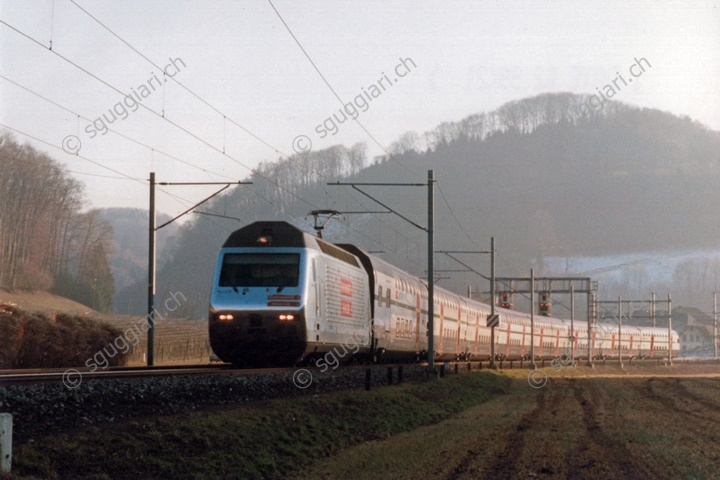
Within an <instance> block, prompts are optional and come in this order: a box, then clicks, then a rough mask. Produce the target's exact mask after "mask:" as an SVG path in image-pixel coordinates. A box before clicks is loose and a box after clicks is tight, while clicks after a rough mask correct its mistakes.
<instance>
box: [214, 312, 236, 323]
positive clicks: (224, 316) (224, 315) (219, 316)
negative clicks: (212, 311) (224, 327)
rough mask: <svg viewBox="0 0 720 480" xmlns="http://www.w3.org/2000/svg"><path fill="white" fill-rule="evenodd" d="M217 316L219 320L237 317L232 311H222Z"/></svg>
mask: <svg viewBox="0 0 720 480" xmlns="http://www.w3.org/2000/svg"><path fill="white" fill-rule="evenodd" d="M217 318H218V320H222V321H230V320H234V319H235V317H234V316H233V314H232V313H221V314H220V315H218V316H217Z"/></svg>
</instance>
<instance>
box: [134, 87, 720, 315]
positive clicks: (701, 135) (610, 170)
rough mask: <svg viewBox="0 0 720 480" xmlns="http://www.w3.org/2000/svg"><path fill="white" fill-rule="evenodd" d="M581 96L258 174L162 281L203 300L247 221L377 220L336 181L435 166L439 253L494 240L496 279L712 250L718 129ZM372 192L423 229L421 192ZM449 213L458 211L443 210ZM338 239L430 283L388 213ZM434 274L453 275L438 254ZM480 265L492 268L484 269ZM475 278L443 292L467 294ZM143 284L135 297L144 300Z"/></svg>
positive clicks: (417, 174) (401, 226) (222, 204)
mask: <svg viewBox="0 0 720 480" xmlns="http://www.w3.org/2000/svg"><path fill="white" fill-rule="evenodd" d="M587 98H588V97H587V96H585V95H574V94H569V93H559V94H545V95H540V96H537V97H533V98H528V99H523V100H519V101H516V102H511V103H509V104H506V105H503V106H502V107H500V108H499V109H497V110H496V111H493V112H486V113H481V114H477V115H472V116H470V117H467V118H465V119H462V120H460V121H458V122H452V123H443V124H441V125H439V126H438V127H437V128H436V129H435V130H433V131H431V132H426V133H425V134H424V135H422V136H421V135H418V134H416V133H413V132H409V133H408V134H405V135H403V136H402V137H401V138H400V139H399V140H398V141H397V142H396V143H394V144H393V145H391V146H390V147H389V149H390V151H392V152H393V153H394V155H393V156H385V157H382V158H376V159H375V161H374V163H373V164H372V165H369V166H366V165H367V163H368V162H367V159H366V158H365V154H364V147H363V146H362V145H356V146H354V147H352V148H345V147H339V146H337V147H332V148H330V149H326V150H322V151H317V152H309V153H305V154H302V155H297V156H294V157H291V158H290V159H281V160H279V161H278V162H277V163H273V164H263V165H261V167H260V168H259V169H258V171H257V173H256V174H255V175H253V176H252V178H251V180H252V181H253V182H254V185H253V188H252V189H248V188H245V189H234V190H233V191H231V192H230V193H228V194H227V195H225V196H222V197H219V198H217V199H215V200H214V201H213V202H211V203H210V204H209V206H208V208H207V211H213V208H215V209H217V211H218V212H222V213H224V214H225V215H227V216H231V217H236V218H240V219H241V222H240V223H238V222H237V221H233V220H226V219H218V218H212V219H210V218H204V217H203V218H197V219H194V220H193V221H192V222H189V223H188V224H186V225H184V226H183V228H182V229H181V232H180V235H181V236H180V237H179V238H178V240H177V242H175V244H174V249H173V260H172V261H170V262H168V264H167V265H166V267H165V268H163V269H162V271H161V273H160V275H159V277H158V278H159V279H160V280H159V282H160V283H159V285H158V292H163V291H166V290H167V289H169V288H172V289H174V290H181V291H183V292H186V295H187V294H188V293H189V294H190V295H189V296H193V295H197V296H198V297H199V298H202V301H205V299H206V298H207V293H208V289H209V282H210V278H211V274H212V269H213V265H214V260H215V255H216V253H217V249H218V248H219V246H220V245H221V244H222V242H223V241H224V239H225V238H226V237H227V235H228V234H229V233H230V232H231V231H232V230H234V229H236V228H238V226H239V225H242V224H247V223H251V222H252V221H255V220H258V219H264V220H268V219H283V220H289V221H291V222H294V223H295V224H298V225H300V224H302V225H305V226H307V225H308V224H307V221H306V220H305V217H306V216H307V215H308V213H309V211H310V210H313V209H320V208H333V209H336V210H340V211H377V210H382V208H380V207H379V206H378V205H375V204H373V203H372V202H371V201H370V200H368V199H367V198H365V197H363V196H361V195H360V194H358V193H356V192H354V191H352V190H351V189H350V188H348V187H332V186H328V185H327V183H328V182H333V181H337V180H343V181H351V180H352V181H360V182H389V181H391V182H408V181H412V182H423V181H425V179H426V178H427V170H428V169H434V170H435V177H436V179H437V186H438V188H437V190H436V200H435V205H436V215H435V218H436V238H435V245H436V247H437V248H438V249H444V250H450V249H462V250H470V249H472V250H486V249H487V247H488V246H489V239H490V237H491V236H494V237H495V239H496V246H497V248H498V252H499V263H498V268H499V272H500V274H501V275H517V274H527V271H528V270H529V268H530V267H532V266H535V267H536V269H537V272H538V273H541V272H542V266H543V258H545V257H550V256H565V255H572V254H580V253H582V254H585V255H588V254H609V253H619V252H632V251H651V250H667V249H677V248H686V249H692V248H707V247H713V246H714V247H717V246H718V243H719V242H718V239H720V210H718V209H717V208H715V205H718V204H720V191H718V190H717V188H716V185H717V184H719V183H720V133H718V132H714V131H709V130H708V129H707V128H705V127H703V126H702V125H700V124H698V123H696V122H693V121H691V120H690V119H689V118H680V117H677V116H674V115H671V114H668V113H664V112H660V111H657V110H650V109H642V108H637V107H633V106H629V105H625V104H622V103H618V102H607V103H606V104H605V105H604V106H603V108H602V110H598V111H589V110H588V109H587V107H585V108H583V106H584V105H586V102H587ZM365 190H366V191H368V192H369V193H370V194H371V195H373V196H375V198H378V199H379V200H381V201H382V202H384V203H385V204H387V205H391V206H392V207H393V208H394V209H396V210H397V211H399V212H401V213H402V214H403V215H404V216H406V217H408V218H411V219H413V220H414V221H416V222H418V223H420V224H425V222H426V218H427V212H426V208H427V207H426V205H427V203H426V190H425V189H420V188H416V189H408V188H397V187H396V188H387V187H385V188H376V187H366V188H365ZM448 204H449V205H450V206H451V209H449V208H448ZM342 225H344V227H343V228H341V229H338V230H335V232H338V233H336V234H334V235H332V238H331V237H327V238H329V239H330V240H332V241H337V242H348V243H355V244H357V245H358V246H360V247H361V248H365V249H368V250H375V251H377V250H379V251H383V252H385V253H384V254H383V257H384V258H386V259H387V260H388V261H390V262H392V263H394V264H397V265H400V266H402V267H404V268H405V269H407V270H408V271H410V272H412V273H414V274H416V275H419V276H423V275H424V269H425V258H424V256H425V255H424V248H425V235H424V234H423V233H422V232H421V231H419V230H418V229H416V228H415V227H413V226H411V225H409V224H408V223H406V222H404V221H402V220H400V219H398V218H396V217H392V216H390V215H379V214H367V215H347V216H346V217H345V219H344V220H342ZM436 261H437V267H436V268H438V269H443V268H447V269H451V268H455V269H457V268H458V265H457V264H456V263H453V262H452V261H451V260H449V259H448V258H446V257H444V256H442V255H438V256H437V257H436ZM472 262H473V265H476V266H477V265H480V267H478V268H481V269H484V270H487V266H488V265H487V264H488V262H487V259H485V258H474V259H473V260H472ZM479 283H480V281H479V280H478V278H477V277H476V276H474V275H465V274H453V278H452V279H449V280H448V281H446V282H445V283H444V284H443V286H447V287H449V288H452V289H455V290H457V291H463V290H464V289H465V287H466V285H478V284H479ZM142 288H143V285H142V284H141V283H138V284H136V285H135V287H133V289H134V291H135V292H137V294H138V295H141V294H142V293H141V292H142Z"/></svg>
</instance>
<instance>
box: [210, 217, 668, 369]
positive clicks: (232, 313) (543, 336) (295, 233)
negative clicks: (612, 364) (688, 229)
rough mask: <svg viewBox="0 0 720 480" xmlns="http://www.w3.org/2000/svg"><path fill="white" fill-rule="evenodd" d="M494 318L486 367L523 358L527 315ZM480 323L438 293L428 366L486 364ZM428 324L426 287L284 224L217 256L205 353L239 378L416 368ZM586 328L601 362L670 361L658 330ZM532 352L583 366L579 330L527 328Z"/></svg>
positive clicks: (483, 310)
mask: <svg viewBox="0 0 720 480" xmlns="http://www.w3.org/2000/svg"><path fill="white" fill-rule="evenodd" d="M496 312H497V313H499V314H500V324H499V326H498V327H496V331H495V339H496V348H495V351H496V355H498V356H500V357H503V358H508V359H512V358H528V356H529V353H530V342H531V339H530V320H529V315H527V314H523V313H520V312H515V311H511V310H505V309H501V308H498V309H496ZM489 314H490V306H489V305H486V304H484V303H480V302H476V301H474V300H471V299H468V298H464V297H461V296H459V295H456V294H454V293H452V292H450V291H447V290H444V289H442V288H437V287H436V288H435V320H434V345H435V352H434V356H435V359H437V360H473V359H475V360H485V359H488V358H489V357H490V329H489V328H487V327H486V326H485V325H486V321H487V317H488V315H489ZM427 315H428V295H427V286H426V285H425V283H423V282H422V281H421V280H420V279H419V278H417V277H414V276H412V275H410V274H408V273H406V272H404V271H402V270H400V269H399V268H396V267H394V266H392V265H390V264H389V263H387V262H385V261H384V260H382V259H379V258H377V257H374V256H372V255H370V254H367V253H365V252H364V251H362V250H361V249H359V248H357V247H355V246H353V245H345V244H332V243H329V242H326V241H325V240H322V239H320V238H316V237H314V236H312V235H310V234H309V233H306V232H303V231H302V230H300V229H298V228H296V227H294V226H292V225H290V224H289V223H286V222H255V223H253V224H251V225H248V226H246V227H244V228H241V229H240V230H237V231H235V232H233V233H232V234H231V235H230V237H228V239H227V241H226V242H225V244H224V245H223V247H222V248H221V250H220V252H219V254H218V257H217V262H216V268H215V275H214V277H213V285H212V291H211V295H210V313H209V331H210V343H211V346H212V348H213V351H214V352H215V354H216V355H217V356H218V357H219V358H220V359H221V360H223V361H225V362H230V363H234V364H236V365H240V366H258V367H261V366H288V365H296V364H306V363H313V362H317V364H318V366H320V363H321V361H325V364H328V363H330V360H332V362H337V364H339V363H349V362H352V361H411V360H421V359H424V358H427V327H428V322H427V320H428V317H427ZM578 323H579V322H578ZM596 327H597V328H593V331H592V332H591V342H592V344H591V347H592V351H593V352H595V353H596V354H597V355H599V356H603V357H607V356H617V355H618V352H620V351H622V354H623V355H624V356H625V355H627V356H628V357H630V356H636V357H637V356H639V357H647V356H653V355H665V356H667V350H668V348H671V349H672V352H673V353H672V354H673V355H676V354H677V352H678V349H679V343H678V342H679V340H678V337H677V333H675V332H672V333H671V335H670V338H669V339H668V331H667V330H663V329H659V328H643V327H633V326H623V327H622V331H617V330H618V326H617V325H609V324H597V325H596ZM616 335H617V337H616ZM533 340H534V348H535V354H536V356H537V357H548V358H550V357H556V356H558V355H559V354H561V353H569V352H570V350H571V349H574V350H575V352H576V354H577V353H580V354H581V355H582V354H583V353H584V354H585V355H587V350H588V341H587V327H586V326H582V325H578V326H576V328H575V340H574V341H573V340H572V339H571V338H570V325H569V322H568V321H565V320H560V319H556V318H551V317H536V322H535V336H534V339H533ZM668 340H669V341H668ZM330 366H333V367H334V366H336V365H334V364H333V365H330Z"/></svg>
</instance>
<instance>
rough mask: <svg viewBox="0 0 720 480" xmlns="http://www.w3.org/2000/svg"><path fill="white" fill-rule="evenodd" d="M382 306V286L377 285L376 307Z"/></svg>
mask: <svg viewBox="0 0 720 480" xmlns="http://www.w3.org/2000/svg"><path fill="white" fill-rule="evenodd" d="M382 304H383V291H382V285H378V307H382Z"/></svg>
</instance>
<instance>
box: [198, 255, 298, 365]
mask: <svg viewBox="0 0 720 480" xmlns="http://www.w3.org/2000/svg"><path fill="white" fill-rule="evenodd" d="M305 252H306V250H304V249H301V248H268V247H256V248H223V249H222V250H221V251H220V254H219V255H218V261H217V265H216V273H215V280H214V282H213V291H212V293H211V301H210V318H209V323H210V325H209V328H210V342H211V346H212V348H213V351H214V352H215V354H216V355H217V356H218V357H219V358H220V359H222V360H223V361H226V362H231V363H234V364H237V365H240V366H257V367H262V366H271V365H288V364H292V363H293V362H294V361H295V360H296V359H298V358H299V357H301V356H302V354H303V352H304V351H305V349H306V345H307V342H306V325H305V297H306V295H305V286H306V283H307V282H306V278H305V277H306V276H305V275H304V274H303V272H305V271H306V268H305V263H306V255H305Z"/></svg>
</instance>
